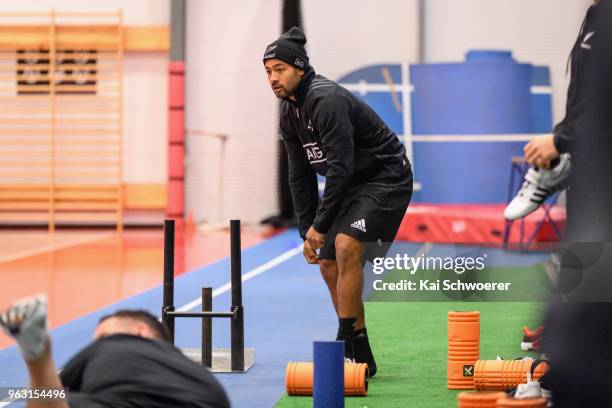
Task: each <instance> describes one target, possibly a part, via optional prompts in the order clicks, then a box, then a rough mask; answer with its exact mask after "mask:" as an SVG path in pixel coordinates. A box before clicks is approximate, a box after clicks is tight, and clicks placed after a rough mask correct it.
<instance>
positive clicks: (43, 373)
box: [0, 295, 230, 408]
mask: <svg viewBox="0 0 612 408" xmlns="http://www.w3.org/2000/svg"><path fill="white" fill-rule="evenodd" d="M0 326H2V328H3V329H4V331H5V332H6V333H7V334H8V335H9V336H11V337H13V338H15V340H16V341H17V344H18V346H19V348H20V350H21V353H22V355H23V357H24V360H25V363H26V365H27V368H28V373H29V376H30V388H31V390H33V391H35V390H39V391H43V390H46V391H49V390H54V391H56V392H55V393H53V394H52V395H56V396H61V395H62V394H63V395H64V396H65V398H55V399H39V400H37V399H29V400H28V402H27V407H28V408H37V407H44V408H68V407H72V408H77V407H87V408H110V407H113V408H118V407H126V408H127V407H150V408H156V407H160V408H161V407H177V408H178V407H194V408H195V407H198V408H200V407H201V408H226V407H229V406H230V404H229V401H228V398H227V396H226V394H225V392H224V390H223V388H222V387H221V385H220V384H219V383H218V382H217V380H216V379H215V378H214V377H213V375H212V374H211V373H210V372H208V370H206V369H205V368H204V367H202V366H200V365H198V364H196V363H194V362H192V361H191V360H189V359H188V358H187V357H185V356H184V355H183V354H182V353H181V352H180V350H178V349H177V348H176V347H174V345H173V344H172V343H170V341H169V338H170V337H169V334H168V332H167V330H166V329H165V327H164V326H162V324H161V323H160V322H159V321H158V320H157V318H156V317H155V316H153V315H152V314H150V313H149V312H146V311H143V310H119V311H117V312H115V313H113V314H111V315H107V316H104V317H103V318H102V319H100V321H99V323H98V325H97V327H96V329H95V331H94V334H93V342H92V343H91V344H90V345H88V346H87V347H85V348H84V349H83V350H81V351H80V352H79V353H78V354H76V355H75V356H74V357H73V358H72V359H71V360H70V361H69V362H68V363H67V364H66V365H65V366H64V368H63V369H62V371H61V374H58V372H57V368H56V366H55V363H54V361H53V358H52V356H51V340H50V337H49V334H48V331H47V301H46V298H45V296H44V295H42V296H35V297H30V298H26V299H22V300H19V301H17V302H15V303H14V304H13V305H12V306H11V307H10V308H9V309H8V310H6V311H5V312H4V313H2V314H0ZM58 390H63V391H64V392H63V393H61V392H57V391H58Z"/></svg>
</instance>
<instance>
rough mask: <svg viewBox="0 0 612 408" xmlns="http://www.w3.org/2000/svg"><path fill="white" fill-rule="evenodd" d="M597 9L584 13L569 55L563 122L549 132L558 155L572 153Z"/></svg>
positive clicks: (590, 58) (594, 7)
mask: <svg viewBox="0 0 612 408" xmlns="http://www.w3.org/2000/svg"><path fill="white" fill-rule="evenodd" d="M599 9H600V6H595V5H593V6H591V7H590V8H589V10H588V11H587V14H586V17H585V18H584V20H583V22H582V27H581V29H580V32H579V33H578V38H577V39H576V42H575V43H574V47H573V48H572V52H571V55H570V63H571V69H570V73H571V77H570V84H569V88H568V90H567V104H566V109H565V118H564V119H563V120H562V121H561V122H560V123H559V124H557V126H555V129H554V131H553V133H554V143H555V147H556V148H557V150H558V151H559V152H561V153H569V152H570V150H571V149H572V143H573V142H574V141H575V139H576V136H575V135H576V128H575V126H576V121H577V118H578V117H579V116H580V115H584V113H585V112H584V109H585V105H586V102H587V101H586V99H587V97H588V95H587V94H586V87H585V86H584V83H585V81H586V80H588V77H587V75H588V72H589V71H590V69H591V65H592V54H593V52H594V51H597V50H593V41H594V40H596V36H597V32H596V31H597V30H596V29H595V25H596V22H597V14H598V11H599ZM600 35H601V33H600Z"/></svg>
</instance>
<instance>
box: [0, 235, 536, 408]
mask: <svg viewBox="0 0 612 408" xmlns="http://www.w3.org/2000/svg"><path fill="white" fill-rule="evenodd" d="M300 244H301V240H300V238H299V237H298V235H297V233H296V232H295V231H294V230H289V231H287V232H284V233H282V234H279V235H277V236H275V237H273V238H270V239H268V240H267V241H265V242H263V243H261V244H259V245H256V246H254V247H251V248H249V249H246V250H244V251H243V253H242V268H243V275H244V274H248V273H249V272H250V271H253V270H255V271H256V272H261V273H255V274H256V276H254V277H253V278H252V279H249V280H248V281H245V283H244V285H243V303H244V307H245V346H246V347H252V348H255V366H254V367H253V368H251V370H250V371H249V372H248V373H246V374H219V375H217V378H218V379H219V380H220V381H221V383H222V384H223V386H224V387H225V389H226V390H227V392H228V394H229V396H230V399H231V402H232V406H233V407H236V408H243V407H244V408H247V407H248V408H253V407H266V408H268V407H272V406H273V405H274V404H275V402H276V401H277V400H278V399H279V398H280V396H281V395H282V393H283V392H284V378H285V367H286V365H287V363H288V362H289V361H308V360H312V342H313V341H314V340H327V339H333V338H334V337H335V334H336V329H337V320H336V317H335V314H334V312H333V307H332V305H331V301H330V300H329V295H328V292H327V289H326V287H325V285H324V284H323V281H322V279H321V277H320V274H319V271H318V268H317V267H316V266H312V265H307V264H306V263H305V261H304V260H303V257H302V255H301V251H299V250H298V249H297V248H299V246H300ZM401 247H402V252H403V253H410V254H415V253H417V251H418V250H419V249H420V248H421V244H406V243H402V244H401ZM470 250H473V249H470ZM392 251H393V249H392ZM447 252H454V253H457V252H458V250H457V248H456V247H454V246H453V247H452V248H451V247H450V246H446V245H434V246H433V247H432V248H431V249H430V252H429V253H430V255H432V254H443V253H447ZM487 252H488V253H489V254H493V258H490V259H489V261H491V263H493V264H494V265H508V266H519V265H521V266H522V265H529V264H535V263H540V262H542V261H543V260H545V259H546V257H547V255H546V254H531V255H521V254H516V253H507V252H504V251H500V250H491V249H488V250H487ZM493 259H494V261H493ZM273 260H276V262H273V263H272V266H271V267H270V263H269V262H270V261H273ZM160 273H161V271H160ZM251 275H253V273H251ZM229 279H230V274H229V259H228V258H226V259H223V260H221V261H219V262H216V263H214V264H212V265H209V266H206V267H204V268H201V269H197V270H194V271H192V272H189V273H186V274H184V275H182V276H180V277H178V278H177V279H176V282H175V305H176V307H177V308H178V307H180V306H183V305H186V304H188V303H190V302H192V301H194V300H196V299H198V298H199V297H200V293H201V287H203V286H211V287H213V288H219V287H220V286H222V285H224V284H226V283H228V282H229ZM75 296H78V295H77V294H75ZM230 296H231V294H230V292H229V291H225V292H224V293H221V294H219V295H218V296H216V297H215V298H214V299H213V309H214V310H222V311H224V310H228V309H229V305H230ZM161 299H162V289H161V286H159V287H157V288H155V289H152V290H149V291H147V292H144V293H142V294H140V295H137V296H133V297H129V298H126V299H124V300H122V301H120V302H117V303H114V304H112V305H109V306H107V307H105V308H103V309H100V310H98V311H96V312H94V313H91V314H89V315H86V316H84V317H82V318H79V319H77V320H74V321H72V322H70V323H68V324H65V325H63V326H60V327H57V328H56V329H54V330H52V332H51V336H52V347H53V356H54V358H55V361H56V364H57V365H58V367H61V366H62V365H63V364H65V363H66V361H67V360H68V359H69V358H70V357H71V356H72V355H74V354H75V352H76V351H78V350H79V349H81V348H82V347H84V346H85V345H86V344H88V343H89V341H90V340H91V334H92V333H93V329H94V327H95V325H96V323H97V321H98V319H99V318H100V317H101V316H103V315H105V314H108V313H111V312H112V311H114V310H116V309H122V308H138V309H146V310H149V311H151V312H153V313H155V314H157V315H159V313H160V309H161ZM194 310H199V305H197V306H195V307H194ZM176 344H177V346H178V347H199V344H200V324H199V322H198V321H197V320H194V319H179V320H178V321H177V325H176ZM213 346H214V347H229V322H228V321H227V320H225V319H216V320H215V322H214V325H213ZM27 378H28V377H27V371H26V368H25V365H24V363H23V361H22V359H21V357H20V355H19V352H18V350H17V349H16V348H15V347H10V348H8V349H6V350H3V351H1V352H0V387H16V386H25V385H27V382H28V380H27ZM7 405H9V406H10V407H19V406H24V404H22V403H12V404H8V403H2V402H0V407H3V406H7Z"/></svg>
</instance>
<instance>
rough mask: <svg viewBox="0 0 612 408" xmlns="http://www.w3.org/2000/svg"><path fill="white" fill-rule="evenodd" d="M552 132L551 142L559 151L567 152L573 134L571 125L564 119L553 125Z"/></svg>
mask: <svg viewBox="0 0 612 408" xmlns="http://www.w3.org/2000/svg"><path fill="white" fill-rule="evenodd" d="M553 134H554V136H553V142H554V143H555V148H556V149H557V150H558V151H559V153H569V151H570V150H571V147H572V141H573V137H574V136H573V131H572V129H571V127H570V126H569V125H568V124H567V122H566V120H565V119H563V120H562V121H561V122H559V123H558V124H557V126H555V128H554V129H553Z"/></svg>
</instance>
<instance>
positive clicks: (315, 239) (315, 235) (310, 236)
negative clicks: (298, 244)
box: [306, 227, 325, 250]
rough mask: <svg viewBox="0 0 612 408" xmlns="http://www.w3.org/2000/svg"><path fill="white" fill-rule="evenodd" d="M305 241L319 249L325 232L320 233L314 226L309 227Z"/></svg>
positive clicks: (313, 247) (323, 240) (323, 241)
mask: <svg viewBox="0 0 612 408" xmlns="http://www.w3.org/2000/svg"><path fill="white" fill-rule="evenodd" d="M306 242H308V244H310V247H311V248H312V249H315V250H316V249H319V248H321V247H322V246H323V244H324V243H325V234H321V233H319V232H317V230H315V229H314V227H310V229H309V230H308V232H307V233H306Z"/></svg>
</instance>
